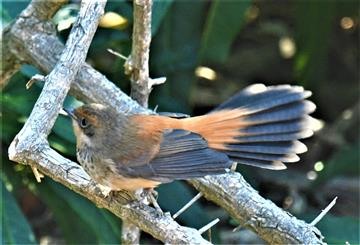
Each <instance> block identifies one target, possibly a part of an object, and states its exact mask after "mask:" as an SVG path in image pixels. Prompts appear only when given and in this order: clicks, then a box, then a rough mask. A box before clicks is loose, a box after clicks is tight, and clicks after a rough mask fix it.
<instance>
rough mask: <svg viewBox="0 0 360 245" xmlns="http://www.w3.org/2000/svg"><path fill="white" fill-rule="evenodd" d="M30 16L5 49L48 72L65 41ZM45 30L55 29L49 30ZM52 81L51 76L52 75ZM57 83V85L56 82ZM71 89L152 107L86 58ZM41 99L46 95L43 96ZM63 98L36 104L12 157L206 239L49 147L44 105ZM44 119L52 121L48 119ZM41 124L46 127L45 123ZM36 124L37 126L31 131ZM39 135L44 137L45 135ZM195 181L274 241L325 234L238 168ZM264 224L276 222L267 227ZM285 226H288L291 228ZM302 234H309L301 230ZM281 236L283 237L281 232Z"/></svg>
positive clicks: (149, 226) (164, 237) (186, 235)
mask: <svg viewBox="0 0 360 245" xmlns="http://www.w3.org/2000/svg"><path fill="white" fill-rule="evenodd" d="M34 2H36V1H33V2H32V3H31V4H34ZM40 2H43V1H40ZM31 4H30V5H31ZM23 13H24V12H23ZM26 18H30V17H28V16H27V17H24V16H20V17H19V18H18V19H17V20H16V22H14V23H13V25H12V26H11V27H10V28H9V31H8V32H7V33H6V35H8V39H7V41H8V42H9V43H7V45H9V46H10V47H11V49H10V52H7V54H4V55H5V56H8V55H13V56H15V57H17V58H18V59H19V60H21V61H23V62H25V61H26V62H28V63H31V64H33V65H35V66H36V67H37V68H39V69H40V70H42V71H44V72H49V71H51V70H52V68H53V67H54V65H55V63H56V61H57V60H58V59H59V54H60V53H61V51H62V50H63V45H62V44H61V42H60V41H59V40H58V38H57V37H56V34H55V32H54V28H53V27H52V28H46V29H43V30H41V29H39V28H40V27H39V26H38V25H40V26H47V27H51V25H50V24H49V23H48V24H46V25H44V23H42V22H38V23H36V22H33V23H31V22H30V23H29V22H27V21H25V20H26ZM47 30H51V31H50V32H48V31H47ZM4 40H5V38H4ZM5 58H6V57H5ZM74 64H75V63H73V64H72V65H74ZM48 82H51V81H50V80H49V79H48ZM48 82H47V83H48ZM62 82H63V81H62ZM66 84H69V82H66ZM53 85H54V86H58V84H53ZM46 88H47V89H50V88H51V86H49V85H47V87H46ZM44 90H45V88H44ZM65 90H66V89H63V88H61V89H60V91H62V93H64V91H65ZM70 92H71V93H72V94H73V95H74V96H76V97H77V98H79V99H81V100H83V101H85V102H98V103H103V104H107V105H109V106H111V107H113V108H115V109H117V110H120V111H122V112H125V113H153V112H151V111H149V110H147V109H144V108H143V107H141V106H140V105H138V104H137V103H136V102H134V101H133V100H131V99H130V98H129V97H128V96H127V95H126V94H124V93H123V92H122V91H120V90H119V89H118V88H117V87H116V86H115V85H114V84H112V83H111V82H110V81H108V80H107V79H106V78H105V77H104V76H103V75H102V74H100V73H99V72H97V71H95V70H94V69H93V68H91V67H90V66H89V65H87V64H83V65H82V67H81V68H80V71H79V72H78V73H77V75H76V79H75V82H73V83H72V84H71V89H70ZM52 93H54V94H53V96H52V97H51V98H58V97H57V96H59V92H56V91H54V90H52ZM39 100H42V99H41V96H40V98H39ZM60 101H61V100H59V103H60ZM42 102H44V101H42ZM60 104H61V103H60ZM60 104H56V105H55V104H54V101H48V103H43V104H42V106H37V105H36V106H35V107H34V111H33V113H32V115H31V117H32V118H29V120H28V121H32V122H34V124H31V125H30V124H29V123H27V124H26V125H25V126H24V128H23V130H22V132H20V133H19V135H18V136H17V137H16V138H15V139H14V141H13V142H12V145H11V147H10V149H9V156H10V158H11V159H14V160H16V161H18V162H21V163H26V164H29V165H31V166H34V167H37V168H38V169H39V170H40V171H42V172H43V173H44V174H46V175H48V176H50V177H51V178H53V179H54V180H56V181H59V182H60V183H62V184H64V185H65V186H67V187H69V188H71V189H73V190H74V191H76V192H78V193H80V194H82V195H84V196H86V197H87V198H89V199H90V200H91V201H93V202H94V203H95V204H97V205H99V206H103V207H105V208H107V209H109V210H110V211H111V212H113V213H114V214H116V215H117V216H119V217H121V218H122V219H123V220H129V221H132V222H133V223H134V224H135V225H137V226H138V227H140V228H141V229H142V230H144V231H146V232H148V233H150V234H152V235H153V236H154V237H156V238H157V239H159V240H161V241H164V242H168V243H177V244H179V243H207V241H206V240H204V239H203V238H202V237H201V236H200V235H199V233H198V232H197V231H196V230H194V229H190V228H186V227H182V226H179V225H178V224H177V223H176V222H175V221H173V219H172V218H171V217H170V216H167V215H164V214H160V213H158V212H156V210H154V209H152V208H151V207H148V206H146V205H143V204H141V203H138V202H133V203H131V204H128V205H120V204H121V203H122V202H120V201H119V199H118V198H116V199H115V200H114V202H108V200H106V199H104V198H103V197H102V196H101V194H100V192H99V191H98V190H97V188H96V187H95V185H94V183H93V182H91V181H90V177H89V176H88V175H87V174H86V173H85V172H84V171H83V169H82V168H81V167H80V166H79V165H77V164H76V163H74V162H71V161H69V160H67V159H65V158H63V157H62V156H61V155H59V154H58V153H56V152H55V151H54V150H52V149H50V148H49V146H48V144H47V142H46V140H45V139H46V137H45V135H46V134H45V133H44V132H48V131H49V129H48V128H51V126H52V125H51V126H46V125H45V126H44V125H42V123H43V122H44V121H46V120H44V119H47V118H49V116H47V114H44V113H43V111H44V108H46V110H49V111H52V112H51V115H55V116H56V114H57V112H58V108H59V106H60ZM38 112H39V113H40V114H39V115H42V116H44V117H39V116H38V114H37V113H38ZM34 119H36V120H34ZM53 120H54V119H53ZM46 123H47V124H48V121H46ZM32 127H33V128H32ZM41 127H48V128H47V129H41ZM32 130H34V131H33V132H32ZM38 131H39V132H43V133H42V134H41V135H42V137H39V136H38V135H35V134H34V132H38ZM24 132H25V134H24ZM30 135H31V136H32V137H30ZM25 136H26V137H25ZM35 136H36V137H35ZM37 138H41V141H39V139H37ZM24 139H27V140H28V142H27V143H26V142H25V141H24ZM191 183H192V184H193V185H194V186H195V187H196V188H198V189H199V190H200V191H201V192H202V193H203V194H204V195H205V196H206V197H207V198H209V199H210V200H213V201H214V202H216V203H217V204H219V205H220V206H222V207H224V208H225V209H226V210H228V211H229V212H230V214H231V215H232V216H234V217H235V218H236V219H237V220H238V221H239V222H240V224H241V225H242V226H246V227H250V228H252V229H253V230H255V231H256V232H258V234H259V236H260V237H262V238H263V239H264V240H265V241H267V242H269V243H272V242H274V241H282V242H284V243H292V242H294V241H296V242H299V243H307V244H316V243H322V240H321V236H320V235H319V237H320V238H318V237H317V236H316V235H315V234H313V233H314V229H313V228H312V227H311V226H309V225H308V224H306V223H305V222H303V221H300V220H297V219H296V218H294V217H291V216H290V215H289V214H288V213H286V212H285V211H283V210H281V209H280V208H278V207H276V206H275V205H274V204H273V203H271V202H270V201H268V200H264V199H263V198H261V197H260V196H259V195H258V194H257V192H256V191H255V190H254V189H252V188H251V187H250V186H249V185H248V184H247V182H246V181H245V180H244V179H243V178H242V177H241V175H240V174H238V173H233V174H228V175H220V176H212V177H206V178H203V179H197V180H193V181H191ZM242 217H243V218H242ZM252 218H254V219H252ZM268 219H269V220H270V221H271V222H270V223H267V222H265V221H266V220H268ZM266 224H276V225H275V226H270V227H266V226H265V225H266ZM283 227H290V228H291V229H287V228H283ZM299 230H301V231H299ZM268 232H270V233H273V232H276V233H277V234H280V235H275V236H272V235H269V234H267V233H268ZM298 234H305V235H303V236H299V235H298ZM278 236H279V237H281V238H277V237H278ZM273 239H274V240H273ZM277 239H282V240H277ZM302 239H303V240H302Z"/></svg>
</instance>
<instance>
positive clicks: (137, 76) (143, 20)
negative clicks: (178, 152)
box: [125, 0, 152, 108]
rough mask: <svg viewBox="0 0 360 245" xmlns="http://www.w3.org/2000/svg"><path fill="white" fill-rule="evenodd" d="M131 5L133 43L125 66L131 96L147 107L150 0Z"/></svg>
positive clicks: (135, 1) (142, 0)
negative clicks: (129, 75) (128, 77)
mask: <svg viewBox="0 0 360 245" xmlns="http://www.w3.org/2000/svg"><path fill="white" fill-rule="evenodd" d="M133 6H134V27H133V35H132V37H133V45H132V50H131V55H130V57H129V58H128V60H127V61H126V64H125V67H126V70H127V71H128V72H130V74H131V77H130V78H131V98H133V99H134V100H136V101H137V102H138V103H139V104H140V105H142V106H144V107H145V108H147V107H148V100H149V95H150V92H151V84H150V83H149V80H150V79H149V53H150V42H151V7H152V0H134V4H133ZM149 85H150V86H149Z"/></svg>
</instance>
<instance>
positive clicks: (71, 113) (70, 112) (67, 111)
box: [62, 107, 76, 120]
mask: <svg viewBox="0 0 360 245" xmlns="http://www.w3.org/2000/svg"><path fill="white" fill-rule="evenodd" d="M62 111H63V112H65V113H63V115H66V116H69V117H71V118H72V119H75V120H76V115H75V114H74V111H75V110H74V109H73V108H65V107H63V108H62Z"/></svg>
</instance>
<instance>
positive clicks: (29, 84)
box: [26, 74, 46, 89]
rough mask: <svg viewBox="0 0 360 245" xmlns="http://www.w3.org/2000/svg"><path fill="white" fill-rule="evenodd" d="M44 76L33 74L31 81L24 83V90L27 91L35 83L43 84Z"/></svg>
mask: <svg viewBox="0 0 360 245" xmlns="http://www.w3.org/2000/svg"><path fill="white" fill-rule="evenodd" d="M45 79H46V76H43V75H40V74H35V75H34V76H32V77H31V79H30V80H29V81H28V82H27V83H26V89H29V88H30V87H31V86H32V85H33V84H34V83H35V82H36V81H41V82H45Z"/></svg>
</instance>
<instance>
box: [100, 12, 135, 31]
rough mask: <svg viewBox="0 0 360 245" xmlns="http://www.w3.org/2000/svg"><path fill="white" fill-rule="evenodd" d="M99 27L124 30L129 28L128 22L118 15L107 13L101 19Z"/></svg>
mask: <svg viewBox="0 0 360 245" xmlns="http://www.w3.org/2000/svg"><path fill="white" fill-rule="evenodd" d="M99 26H100V27H103V28H111V29H117V30H123V29H125V28H126V27H127V26H128V20H127V19H126V18H124V17H123V16H121V15H119V14H117V13H114V12H106V13H105V14H104V15H103V16H102V17H101V19H100V22H99Z"/></svg>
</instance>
